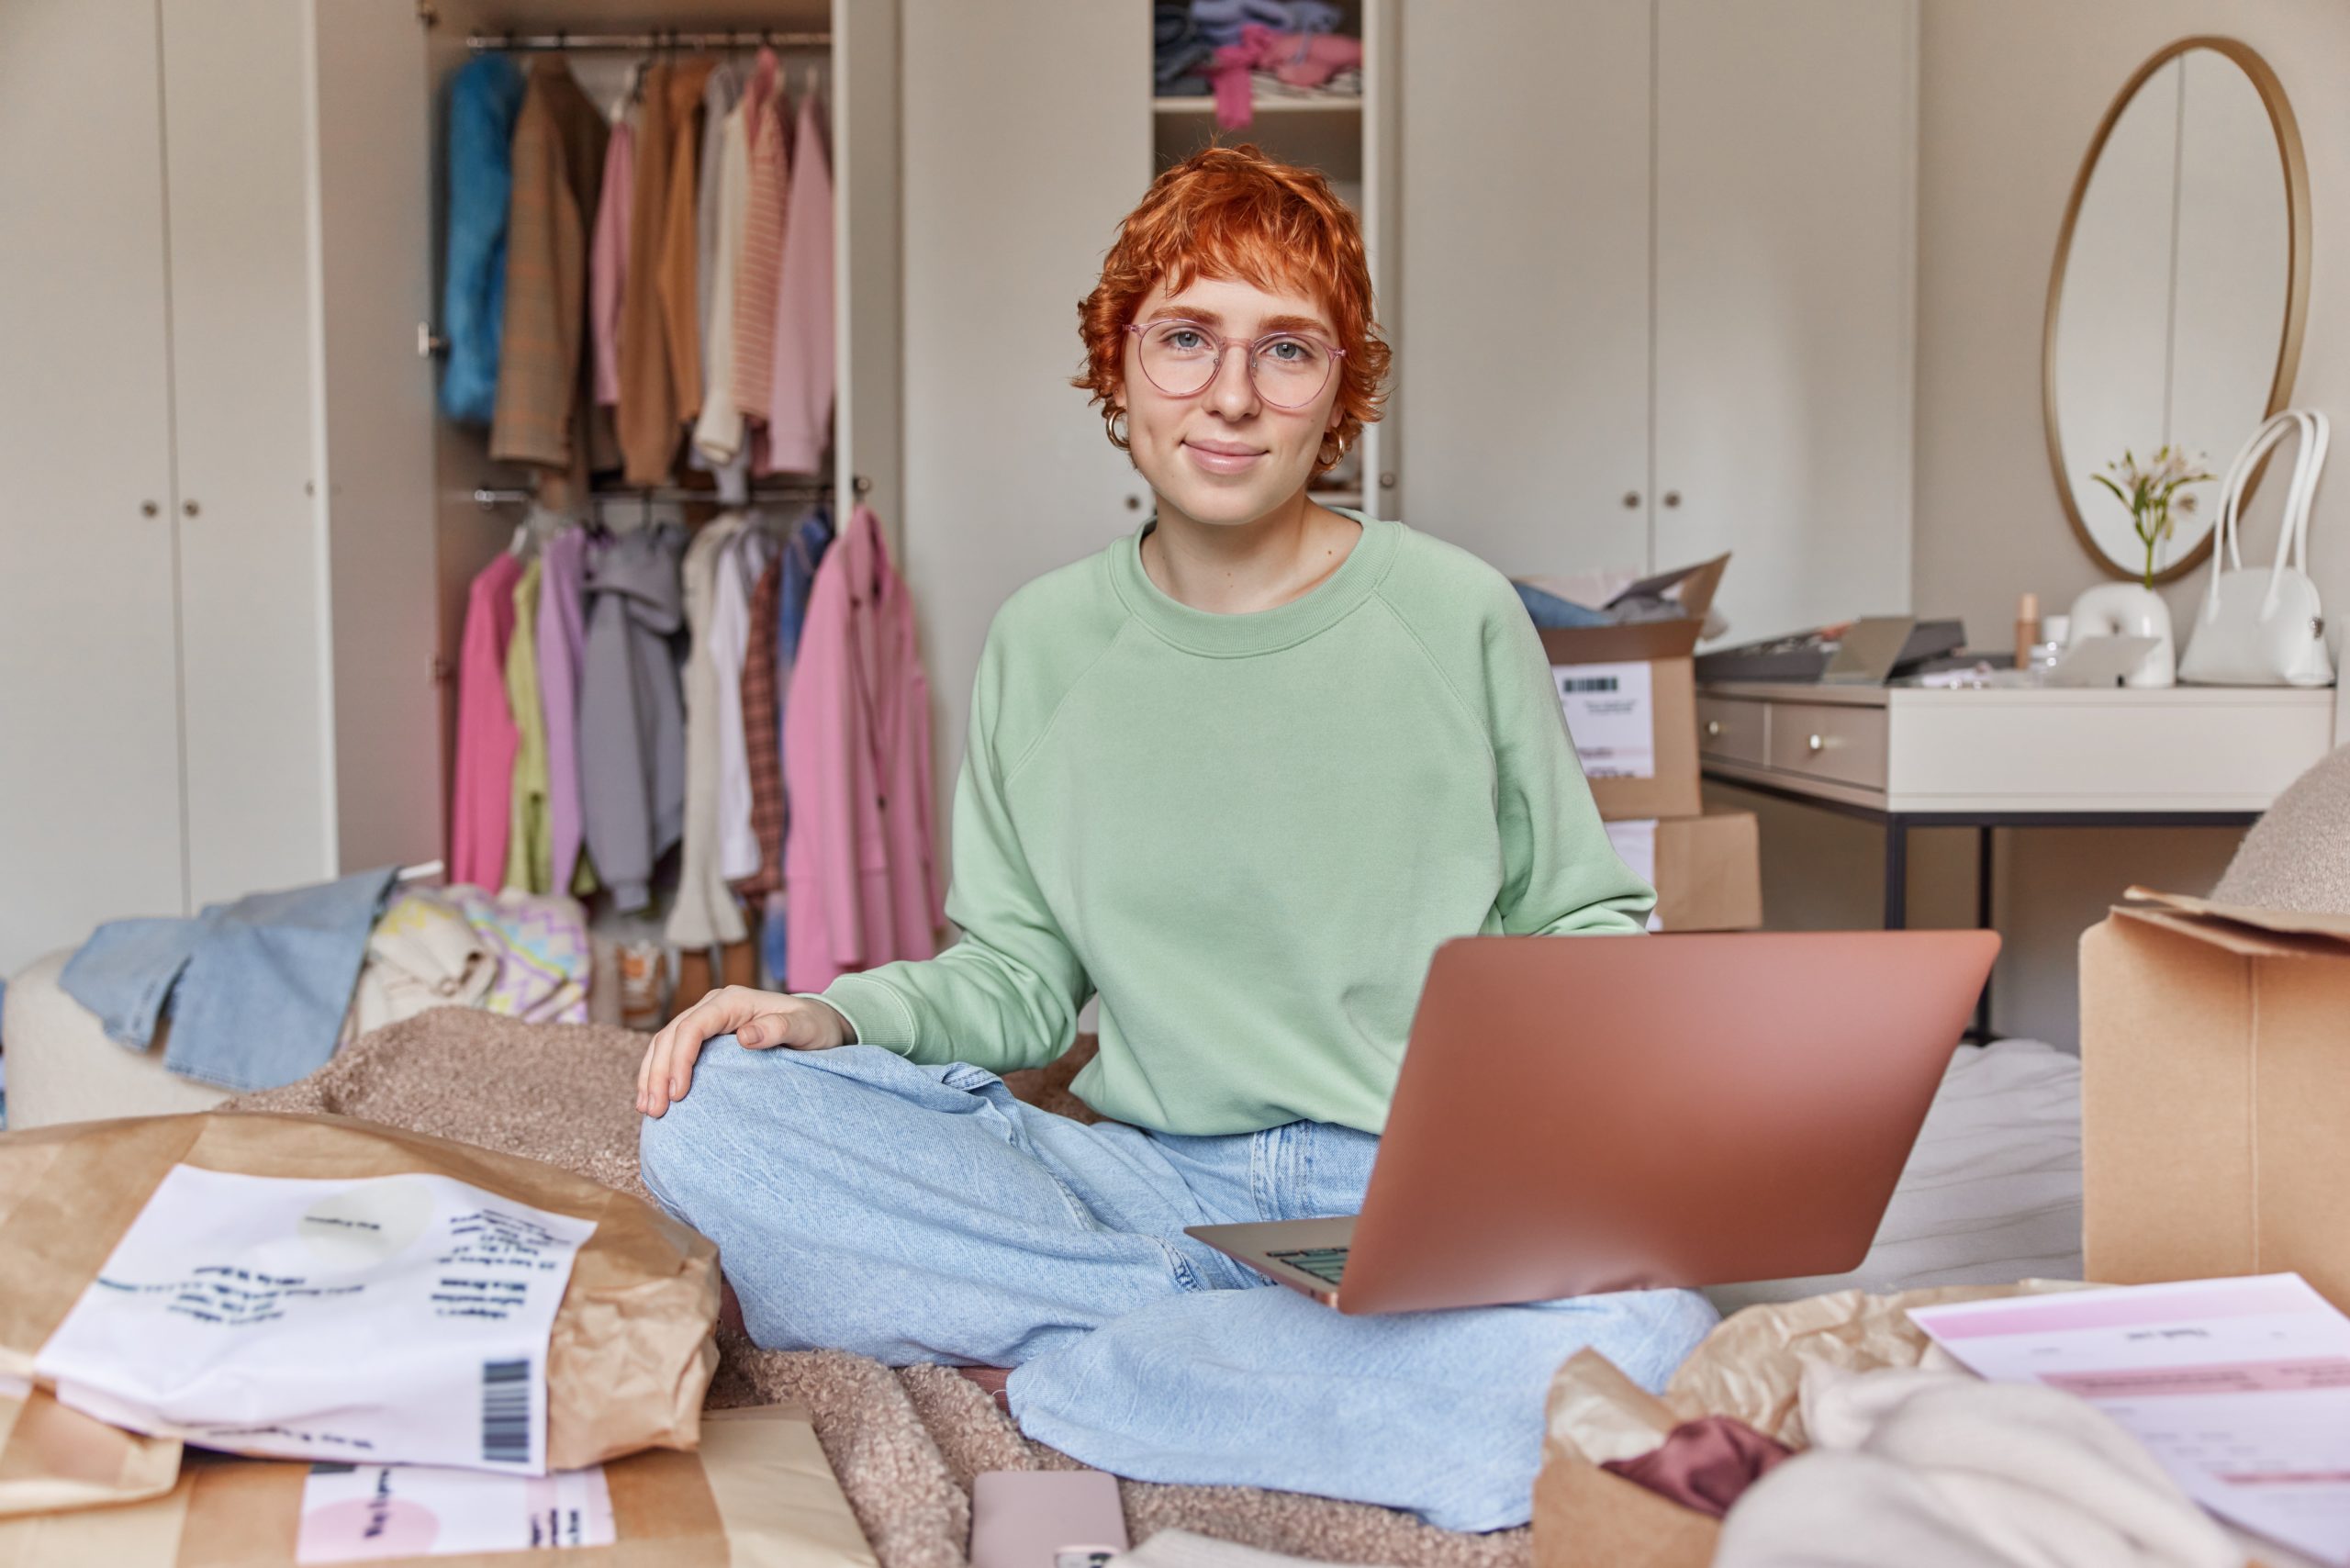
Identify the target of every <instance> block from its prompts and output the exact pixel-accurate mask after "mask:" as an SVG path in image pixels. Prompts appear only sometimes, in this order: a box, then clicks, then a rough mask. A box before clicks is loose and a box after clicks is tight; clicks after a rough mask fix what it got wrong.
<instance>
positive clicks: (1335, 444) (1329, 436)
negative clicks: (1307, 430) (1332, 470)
mask: <svg viewBox="0 0 2350 1568" xmlns="http://www.w3.org/2000/svg"><path fill="white" fill-rule="evenodd" d="M1346 454H1347V443H1346V442H1343V441H1341V440H1339V439H1338V432H1337V431H1323V432H1322V450H1321V453H1320V454H1319V456H1320V460H1321V464H1322V466H1323V467H1325V468H1328V467H1332V466H1334V465H1337V461H1338V459H1339V458H1341V457H1344V456H1345V455H1346Z"/></svg>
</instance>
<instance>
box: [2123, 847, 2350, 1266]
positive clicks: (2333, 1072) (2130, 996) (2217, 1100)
mask: <svg viewBox="0 0 2350 1568" xmlns="http://www.w3.org/2000/svg"><path fill="white" fill-rule="evenodd" d="M2129 898H2130V900H2131V902H2128V903H2125V904H2121V905H2117V906H2116V907H2115V908H2114V910H2113V912H2112V913H2110V914H2109V915H2108V916H2107V917H2106V919H2105V920H2103V921H2102V922H2100V923H2099V924H2097V925H2094V926H2092V927H2090V929H2089V930H2088V931H2087V934H2086V935H2083V936H2082V938H2081V1132H2082V1138H2083V1149H2082V1201H2083V1211H2084V1212H2083V1220H2082V1232H2083V1243H2084V1249H2085V1252H2086V1266H2087V1276H2088V1277H2089V1278H2090V1279H2092V1280H2098V1281H2101V1282H2108V1283H2112V1284H2140V1283H2144V1282H2150V1281H2156V1280H2187V1279H2210V1278H2218V1277H2222V1276H2230V1275H2238V1274H2266V1273H2276V1272H2279V1271H2285V1270H2293V1271H2298V1272H2300V1274H2301V1276H2302V1277H2303V1278H2305V1279H2307V1280H2308V1281H2309V1282H2310V1283H2311V1284H2312V1285H2314V1286H2316V1287H2317V1289H2318V1290H2319V1291H2320V1292H2322V1293H2323V1294H2324V1295H2325V1297H2326V1299H2328V1300H2329V1301H2331V1302H2333V1305H2336V1306H2338V1307H2341V1308H2343V1309H2344V1311H2350V916H2344V915H2324V914H2298V913H2290V912H2288V911H2284V910H2266V909H2247V908H2243V907H2238V906H2233V905H2226V904H2216V903H2211V902H2208V901H2206V900H2203V899H2195V898H2188V897H2184V896H2182V895H2179V894H2176V893H2156V892H2149V891H2147V890H2143V889H2140V888H2132V889H2131V890H2130V893H2129Z"/></svg>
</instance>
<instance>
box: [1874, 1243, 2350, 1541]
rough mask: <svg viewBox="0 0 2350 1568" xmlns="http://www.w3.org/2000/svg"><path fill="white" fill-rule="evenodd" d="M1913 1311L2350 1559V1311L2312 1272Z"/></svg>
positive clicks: (2186, 1474)
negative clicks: (2333, 1301)
mask: <svg viewBox="0 0 2350 1568" xmlns="http://www.w3.org/2000/svg"><path fill="white" fill-rule="evenodd" d="M1909 1316H1910V1319H1911V1321H1913V1322H1915V1323H1916V1324H1917V1325H1918V1327H1920V1328H1922V1329H1924V1330H1925V1331H1926V1332H1927V1333H1928V1334H1930V1335H1931V1336H1932V1337H1933V1339H1934V1341H1935V1343H1937V1344H1939V1345H1941V1346H1942V1349H1944V1350H1948V1351H1949V1352H1950V1353H1951V1354H1952V1355H1953V1356H1955V1357H1957V1358H1958V1359H1959V1361H1963V1362H1964V1363H1965V1365H1966V1366H1967V1367H1968V1368H1969V1369H1970V1370H1972V1371H1974V1372H1978V1373H1980V1374H1981V1375H1983V1376H1984V1377H1987V1378H1992V1379H1996V1380H1997V1381H1999V1382H2003V1383H2047V1384H2049V1385H2050V1386H2051V1387H2053V1388H2061V1389H2065V1390H2066V1391H2067V1392H2069V1393H2073V1394H2079V1395H2080V1396H2081V1397H2082V1398H2084V1399H2086V1400H2087V1401H2088V1402H2089V1403H2090V1404H2092V1405H2094V1406H2097V1407H2098V1409H2100V1410H2102V1411H2104V1412H2105V1413H2106V1414H2107V1415H2109V1416H2110V1417H2113V1418H2114V1419H2115V1420H2116V1421H2118V1422H2120V1423H2121V1426H2122V1427H2123V1428H2125V1429H2127V1430H2128V1431H2129V1432H2130V1433H2131V1434H2132V1436H2133V1437H2135V1438H2137V1439H2138V1440H2139V1441H2140V1442H2143V1444H2145V1445H2146V1448H2147V1450H2149V1451H2150V1452H2152V1453H2153V1454H2154V1458H2155V1459H2156V1460H2158V1461H2160V1462H2161V1463H2162V1465H2163V1468H2164V1469H2165V1470H2167V1471H2168V1472H2170V1473H2171V1475H2172V1477H2173V1478H2174V1479H2175V1480H2177V1482H2178V1484H2179V1485H2180V1486H2181V1487H2182V1488H2183V1489H2184V1490H2185V1491H2186V1493H2187V1495H2188V1496H2190V1497H2193V1498H2194V1499H2195V1500H2196V1501H2197V1502H2199V1503H2200V1504H2202V1505H2203V1506H2205V1507H2207V1508H2209V1509H2210V1510H2211V1511H2212V1512H2213V1513H2216V1514H2220V1515H2221V1516H2223V1517H2225V1518H2230V1519H2233V1520H2234V1521H2235V1522H2236V1523H2238V1524H2240V1525H2243V1526H2244V1528H2245V1529H2251V1530H2256V1531H2258V1532H2259V1533H2260V1534H2262V1535H2266V1536H2268V1537H2270V1538H2272V1539H2274V1540H2278V1541H2282V1542H2283V1543H2284V1544H2286V1545H2287V1546H2290V1547H2294V1548H2296V1549H2298V1550H2300V1551H2305V1552H2308V1553H2310V1554H2311V1556H2313V1557H2316V1558H2318V1559H2320V1560H2321V1561H2323V1562H2332V1563H2350V1318H2345V1317H2344V1316H2343V1315H2342V1314H2341V1313H2339V1312H2337V1311H2335V1310H2334V1308H2333V1306H2332V1305H2330V1304H2329V1303H2328V1302H2327V1301H2326V1300H2325V1298H2324V1297H2323V1296H2321V1295H2319V1294H2317V1292H2316V1291H2315V1290H2313V1289H2311V1287H2310V1285H2309V1284H2308V1283H2307V1282H2305V1281H2303V1280H2302V1278H2301V1277H2300V1275H2299V1274H2267V1275H2262V1276H2259V1277H2256V1278H2252V1279H2237V1280H2190V1281H2187V1282H2181V1283H2177V1284H2164V1285H2132V1286H2128V1287H2125V1288H2122V1289H2118V1290H2102V1291H2080V1292H2076V1293H2068V1294H2062V1295H2043V1296H2018V1297H2015V1298H2013V1299H2009V1300H2004V1301H1984V1302H1969V1303H1966V1304H1964V1305H1953V1306H1935V1307H1921V1308H1919V1309H1918V1310H1917V1311H1914V1312H1912V1313H1911V1314H1910V1315H1909Z"/></svg>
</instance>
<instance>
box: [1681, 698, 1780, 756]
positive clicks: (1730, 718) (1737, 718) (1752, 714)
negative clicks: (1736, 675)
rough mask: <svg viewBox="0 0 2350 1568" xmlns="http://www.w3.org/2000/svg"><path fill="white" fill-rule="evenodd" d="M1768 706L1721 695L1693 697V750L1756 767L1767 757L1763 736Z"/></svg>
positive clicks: (1765, 728)
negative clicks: (1695, 735)
mask: <svg viewBox="0 0 2350 1568" xmlns="http://www.w3.org/2000/svg"><path fill="white" fill-rule="evenodd" d="M1770 712H1771V705H1770V704H1769V703H1767V702H1739V701H1733V700H1730V699H1728V698H1723V697H1700V698H1698V699H1697V750H1698V752H1699V753H1700V754H1701V755H1703V756H1709V757H1718V758H1720V759H1721V760H1722V761H1724V762H1744V763H1750V764H1751V765H1752V766H1754V767H1762V766H1763V765H1764V764H1765V763H1767V762H1768V761H1769V760H1770V755H1771V754H1770V749H1769V747H1768V746H1767V745H1765V744H1764V741H1763V737H1764V735H1765V734H1767V733H1768V731H1769V716H1770Z"/></svg>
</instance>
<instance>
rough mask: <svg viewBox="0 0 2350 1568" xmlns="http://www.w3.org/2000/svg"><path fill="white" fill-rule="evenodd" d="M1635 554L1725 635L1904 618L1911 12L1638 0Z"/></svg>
mask: <svg viewBox="0 0 2350 1568" xmlns="http://www.w3.org/2000/svg"><path fill="white" fill-rule="evenodd" d="M1656 4H1657V62H1656V125H1657V149H1656V258H1657V259H1656V268H1657V273H1656V468H1655V484H1656V489H1657V509H1656V514H1655V515H1656V561H1657V565H1658V566H1677V565H1681V564H1683V563H1685V562H1691V561H1697V560H1702V559H1704V558H1706V557H1707V556H1710V555H1713V554H1718V552H1720V551H1724V550H1728V551H1731V552H1733V554H1734V559H1733V560H1732V561H1731V563H1730V567H1729V574H1728V575H1727V576H1726V577H1723V579H1722V587H1721V593H1720V596H1719V598H1718V599H1716V601H1715V602H1716V604H1717V605H1718V607H1719V608H1720V609H1721V610H1722V611H1723V613H1724V614H1726V615H1727V616H1728V617H1729V621H1730V622H1731V628H1730V635H1731V639H1732V640H1733V641H1739V642H1744V641H1749V640H1751V639H1753V638H1756V637H1763V636H1768V635H1771V634H1773V633H1781V632H1786V631H1791V630H1794V629H1796V628H1798V627H1805V626H1812V625H1817V624H1818V623H1820V622H1829V621H1841V620H1846V619H1849V618H1851V617H1852V616H1856V615H1873V614H1886V613H1896V614H1897V613H1899V612H1901V611H1903V610H1906V609H1907V608H1908V604H1909V511H1910V494H1909V483H1910V481H1909V450H1910V396H1911V392H1910V376H1911V372H1910V344H1911V340H1912V325H1913V323H1912V316H1913V312H1912V308H1911V297H1912V276H1913V272H1914V261H1913V237H1914V234H1915V223H1914V219H1913V200H1914V198H1913V195H1912V186H1913V180H1914V171H1915V165H1916V158H1915V146H1916V132H1917V93H1916V76H1917V72H1916V40H1917V7H1916V5H1915V4H1914V0H1770V4H1768V5H1758V6H1723V5H1720V4H1718V3H1717V0H1656Z"/></svg>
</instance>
